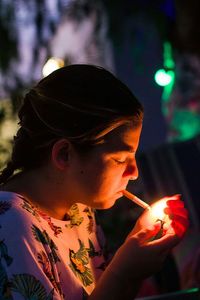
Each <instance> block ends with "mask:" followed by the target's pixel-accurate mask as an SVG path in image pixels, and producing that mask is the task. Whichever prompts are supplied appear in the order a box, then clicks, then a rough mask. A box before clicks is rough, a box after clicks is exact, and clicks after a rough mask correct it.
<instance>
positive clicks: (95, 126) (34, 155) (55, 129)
mask: <svg viewBox="0 0 200 300" xmlns="http://www.w3.org/2000/svg"><path fill="white" fill-rule="evenodd" d="M18 115H19V120H20V121H19V125H20V128H19V130H18V132H17V134H16V136H15V137H14V145H13V151H12V156H11V160H10V161H9V162H8V164H7V167H6V168H5V169H4V170H3V171H2V173H1V175H0V184H1V183H5V182H6V181H7V180H8V179H9V177H10V176H12V175H13V173H14V171H15V170H27V169H31V168H35V167H39V166H41V165H42V164H43V163H44V162H45V160H46V158H47V157H48V154H49V153H50V149H51V147H52V145H53V144H54V143H55V141H56V140H58V139H59V138H62V137H66V138H67V139H69V140H70V141H71V143H73V145H74V147H76V149H77V150H78V151H79V152H80V153H83V152H87V151H89V150H90V149H91V147H92V146H94V145H96V144H98V143H100V142H101V141H102V138H103V137H104V136H105V135H106V134H107V133H108V132H110V131H111V130H113V129H114V128H116V127H118V126H120V125H122V124H125V123H130V122H131V123H132V124H133V125H134V126H135V127H137V126H138V125H139V124H141V122H142V119H143V107H142V105H141V104H140V103H139V102H138V100H137V99H136V97H135V96H134V95H133V94H132V93H131V91H130V90H129V89H128V87H127V86H126V85H124V84H123V83H122V82H121V81H120V80H119V79H117V78H116V77H115V76H114V75H112V74H111V73H110V72H109V71H107V70H105V69H103V68H102V67H98V66H93V65H84V64H81V65H69V66H66V67H63V68H61V69H58V70H56V71H54V72H53V73H51V74H50V75H48V76H47V77H45V78H44V79H42V80H41V81H40V82H39V83H38V84H37V85H36V86H35V87H33V88H32V89H31V90H30V91H29V92H28V93H27V94H26V95H25V98H24V102H23V105H22V107H21V109H20V110H19V114H18Z"/></svg>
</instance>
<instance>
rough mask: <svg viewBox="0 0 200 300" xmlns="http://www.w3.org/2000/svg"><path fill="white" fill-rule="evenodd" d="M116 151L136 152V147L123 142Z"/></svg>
mask: <svg viewBox="0 0 200 300" xmlns="http://www.w3.org/2000/svg"><path fill="white" fill-rule="evenodd" d="M114 152H117V153H120V152H129V153H135V149H134V148H133V147H132V146H130V145H127V144H122V145H120V146H119V147H117V149H115V150H114Z"/></svg>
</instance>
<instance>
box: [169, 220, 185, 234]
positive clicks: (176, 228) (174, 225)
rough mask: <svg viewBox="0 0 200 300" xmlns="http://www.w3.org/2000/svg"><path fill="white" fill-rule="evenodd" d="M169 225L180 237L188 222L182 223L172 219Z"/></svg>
mask: <svg viewBox="0 0 200 300" xmlns="http://www.w3.org/2000/svg"><path fill="white" fill-rule="evenodd" d="M171 227H172V228H173V230H174V232H175V233H176V235H177V236H178V237H182V236H183V235H184V234H185V232H186V230H187V228H188V224H187V225H186V224H184V225H183V224H182V223H179V222H176V221H172V223H171Z"/></svg>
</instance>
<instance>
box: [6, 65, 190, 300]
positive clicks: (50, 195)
mask: <svg viewBox="0 0 200 300" xmlns="http://www.w3.org/2000/svg"><path fill="white" fill-rule="evenodd" d="M19 119H20V123H19V125H20V127H19V130H18V132H17V134H16V137H15V138H14V144H13V152H12V157H11V160H10V162H9V163H8V165H7V167H6V168H5V169H4V170H3V171H2V174H1V176H0V183H1V190H2V191H1V193H0V201H1V202H0V203H1V218H0V225H1V228H0V240H1V265H0V267H1V273H0V274H1V277H2V280H1V281H0V282H1V283H0V287H1V289H0V291H1V299H24V298H25V299H33V298H34V299H56V300H58V299H59V300H60V299H75V300H79V299H84V298H87V296H88V295H89V296H88V299H95V300H99V299H101V300H102V299H104V300H106V299H109V300H110V299H116V300H117V299H121V297H122V296H121V294H122V293H123V297H124V299H133V298H134V297H135V295H136V294H137V290H138V287H139V285H140V283H141V281H142V280H143V279H144V278H145V277H146V276H149V275H151V274H152V273H153V272H155V271H156V270H157V269H159V268H160V267H161V265H162V262H163V260H164V258H165V257H166V255H167V253H168V252H169V251H170V250H171V249H172V247H174V246H175V245H176V244H177V243H178V242H179V241H180V240H181V236H183V234H184V232H185V230H186V227H187V213H186V210H185V209H184V208H183V202H181V201H180V200H178V199H175V200H176V201H169V205H168V211H167V213H168V214H169V215H170V216H171V215H173V220H172V227H173V228H174V230H175V231H176V228H179V229H180V230H181V234H180V235H179V236H178V235H177V234H175V233H174V234H168V233H166V234H165V236H163V237H162V238H160V239H157V240H155V241H150V240H152V239H153V237H154V236H156V234H157V232H158V231H159V230H160V225H156V224H152V226H151V227H150V228H145V226H144V225H143V223H142V221H141V220H142V219H140V221H139V222H138V224H137V226H136V227H135V228H134V229H133V232H132V233H130V234H129V237H128V238H127V240H126V241H125V242H124V244H123V245H122V246H121V247H120V248H119V250H118V251H117V253H116V254H115V256H114V258H113V259H112V261H111V263H110V264H109V265H108V266H107V267H106V269H105V265H106V262H105V260H104V256H103V248H102V245H101V241H100V239H99V234H98V228H97V226H96V224H95V219H94V215H93V209H107V208H109V207H111V206H113V204H114V203H115V201H116V200H117V199H118V198H120V197H121V196H122V194H123V190H124V189H125V188H126V186H127V184H128V182H129V180H134V179H136V178H137V177H138V169H137V164H136V159H135V153H136V151H137V148H138V144H139V138H140V133H141V128H142V119H143V109H142V106H141V104H140V103H139V102H138V101H137V99H136V98H135V97H134V96H133V94H132V93H131V92H130V90H129V89H128V88H127V87H126V86H125V85H124V84H123V83H122V82H121V81H119V80H118V79H117V78H115V77H114V76H113V75H112V74H111V73H109V72H108V71H106V70H104V69H103V68H101V67H96V66H91V65H71V66H67V67H64V68H61V69H59V70H57V71H55V72H53V73H52V74H50V75H49V76H47V77H46V78H44V79H43V80H41V81H40V82H39V83H38V84H37V85H36V86H35V87H34V88H32V89H31V90H30V91H29V92H28V93H27V95H26V96H25V99H24V103H23V105H22V107H21V109H20V111H19ZM172 202H173V203H176V208H174V205H171V204H170V203H172ZM143 227H144V228H143ZM104 269H105V271H104ZM130 282H131V284H130ZM23 297H24V298H23ZM31 297H32V298H31Z"/></svg>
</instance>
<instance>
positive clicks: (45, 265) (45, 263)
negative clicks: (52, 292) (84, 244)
mask: <svg viewBox="0 0 200 300" xmlns="http://www.w3.org/2000/svg"><path fill="white" fill-rule="evenodd" d="M37 258H38V262H39V263H40V265H41V266H42V269H43V271H44V273H45V274H46V276H47V277H48V278H49V280H50V281H51V283H52V285H53V286H54V288H55V289H56V291H57V292H58V293H59V294H60V295H62V296H63V297H64V295H63V293H62V289H61V286H60V280H59V278H57V273H56V265H55V264H54V263H53V264H54V265H53V266H52V264H51V262H50V260H49V257H48V256H47V254H46V253H45V252H44V251H41V252H40V253H38V255H37ZM55 273H56V274H55Z"/></svg>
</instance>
